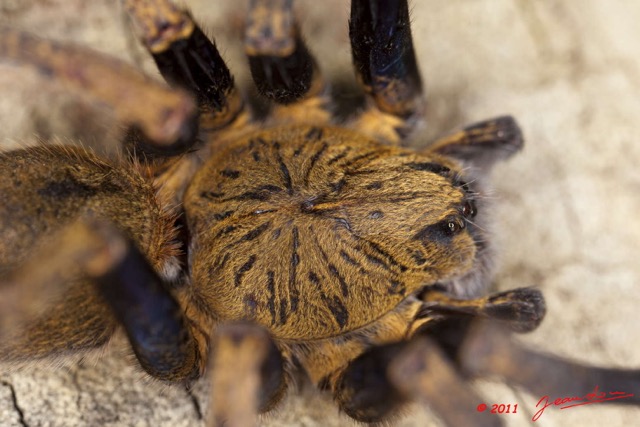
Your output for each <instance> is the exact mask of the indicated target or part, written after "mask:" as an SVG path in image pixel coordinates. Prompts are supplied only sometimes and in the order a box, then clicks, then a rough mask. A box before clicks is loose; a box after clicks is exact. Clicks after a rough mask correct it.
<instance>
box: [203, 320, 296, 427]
mask: <svg viewBox="0 0 640 427" xmlns="http://www.w3.org/2000/svg"><path fill="white" fill-rule="evenodd" d="M211 346H212V351H211V358H210V361H209V377H210V378H211V393H210V396H211V398H210V402H209V417H208V421H207V425H208V426H222V425H224V426H227V427H234V426H238V427H240V426H242V427H245V426H251V425H256V424H257V418H256V417H257V414H258V412H263V411H267V410H269V409H271V408H272V407H273V406H274V405H275V404H276V403H277V402H278V401H279V400H280V398H281V397H282V396H283V395H284V392H285V391H286V383H285V377H284V370H283V366H282V358H281V356H280V352H279V350H278V349H277V348H276V347H275V345H274V344H273V341H272V340H271V339H270V338H269V335H268V334H267V333H266V331H264V330H263V329H262V328H260V327H258V326H254V325H249V324H229V325H222V326H220V327H219V328H218V329H217V330H216V333H215V335H214V337H213V341H212V344H211Z"/></svg>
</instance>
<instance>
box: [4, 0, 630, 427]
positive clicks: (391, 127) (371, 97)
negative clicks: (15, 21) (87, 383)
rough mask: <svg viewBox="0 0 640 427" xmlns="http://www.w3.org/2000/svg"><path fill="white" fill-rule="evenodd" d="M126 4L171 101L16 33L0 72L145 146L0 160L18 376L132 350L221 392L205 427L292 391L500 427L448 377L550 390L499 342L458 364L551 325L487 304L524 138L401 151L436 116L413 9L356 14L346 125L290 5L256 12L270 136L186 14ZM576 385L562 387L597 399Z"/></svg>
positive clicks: (382, 0) (152, 370) (256, 4)
mask: <svg viewBox="0 0 640 427" xmlns="http://www.w3.org/2000/svg"><path fill="white" fill-rule="evenodd" d="M124 3H125V6H126V8H127V10H128V11H129V13H130V15H131V17H132V19H133V21H134V24H135V25H136V27H137V28H138V30H139V32H140V35H141V38H142V39H143V41H144V43H145V45H146V47H147V48H148V50H149V52H150V53H151V54H152V55H153V58H154V60H155V61H156V63H157V65H158V67H159V69H160V71H161V73H162V74H163V76H164V77H165V78H166V80H167V81H168V82H169V83H170V84H171V85H172V87H173V88H172V89H169V88H167V87H165V86H163V85H161V84H159V83H156V82H154V81H151V80H149V79H148V78H146V77H144V76H143V75H141V74H139V73H138V72H136V71H135V70H133V69H131V68H130V67H127V66H125V65H123V64H121V63H119V62H116V61H114V60H110V59H108V58H104V57H102V56H100V55H97V54H95V53H91V52H89V51H84V50H82V49H80V48H74V47H68V46H60V45H56V44H54V43H51V42H47V41H42V40H38V39H35V38H33V37H31V36H29V35H27V34H25V33H22V32H19V31H15V30H12V29H6V28H2V29H0V35H1V36H2V39H1V40H0V58H5V59H9V60H13V61H17V62H22V63H25V64H28V65H33V66H35V67H37V69H38V70H40V71H41V72H43V73H44V74H45V75H47V76H49V77H53V78H56V79H58V80H59V81H61V82H62V83H66V84H67V85H68V86H69V87H71V88H74V89H80V90H81V91H82V92H84V93H87V94H88V95H90V96H92V97H93V98H94V99H96V100H97V101H98V102H100V103H101V104H102V105H106V106H109V107H110V108H111V109H112V110H113V111H114V112H115V113H116V115H117V116H118V117H119V118H121V119H122V121H123V122H125V123H127V124H129V125H130V126H129V129H128V132H127V133H126V136H125V137H124V144H123V146H124V151H125V153H126V154H125V155H123V156H122V158H120V159H119V160H117V161H114V162H108V161H106V160H102V159H100V158H99V157H98V156H97V155H95V154H93V153H91V152H89V151H88V150H85V149H82V148H78V147H63V146H39V147H34V148H27V149H23V150H17V151H12V152H8V153H4V154H2V155H0V191H1V192H2V194H3V195H4V196H5V198H4V200H5V203H4V204H3V205H2V206H0V242H1V243H0V271H2V272H3V273H5V276H4V277H3V278H2V282H1V285H2V291H3V293H4V296H5V298H4V299H3V301H0V309H2V311H1V312H0V313H1V315H0V336H2V338H3V342H2V345H0V358H1V359H3V360H5V361H9V362H12V363H16V364H21V363H25V362H28V361H33V360H40V359H46V358H52V357H62V356H67V355H69V354H76V353H82V352H84V351H88V350H91V349H95V348H98V347H101V346H103V345H105V344H106V343H107V342H108V341H109V339H110V338H111V336H112V335H113V333H114V331H115V330H117V329H118V328H119V327H120V328H122V329H124V331H125V332H126V334H127V336H128V338H129V341H130V344H131V347H132V350H133V352H134V353H135V355H136V357H137V360H138V362H139V364H140V365H141V366H142V368H143V369H144V370H146V371H147V372H148V373H149V374H150V375H151V376H153V377H155V378H157V379H160V380H165V381H169V382H174V383H190V382H191V381H193V380H194V379H196V378H198V377H201V376H203V375H204V374H205V373H206V374H207V375H208V376H209V377H210V378H211V379H212V381H213V392H212V396H213V400H212V402H211V409H210V412H211V414H212V418H211V419H212V421H213V422H214V423H222V422H225V420H228V421H229V422H230V423H237V424H238V425H242V424H246V423H248V422H252V418H251V417H252V416H253V415H254V412H255V411H258V410H262V411H266V410H269V409H271V408H272V407H273V406H274V405H275V404H276V403H277V402H278V400H279V399H280V397H281V396H282V395H283V393H284V391H285V390H286V387H287V382H288V378H289V377H290V376H289V375H287V373H290V372H292V371H296V370H297V371H301V372H303V373H304V374H306V376H307V377H308V378H309V379H310V380H311V381H312V382H314V383H315V384H316V385H318V387H320V388H322V389H326V390H329V391H330V392H331V393H333V396H334V398H335V400H336V402H337V404H338V405H340V407H341V409H343V410H344V411H345V412H346V413H347V414H348V415H350V416H351V417H353V418H355V419H357V420H361V421H379V420H383V419H384V418H385V417H386V416H388V415H389V414H392V413H393V412H394V411H395V410H396V409H397V408H398V407H399V406H400V405H401V404H402V403H403V402H405V401H407V400H410V399H412V398H421V399H427V400H430V401H431V403H432V404H433V406H434V408H435V409H436V411H438V412H439V413H440V415H441V416H442V417H443V419H444V420H445V421H446V422H447V423H449V424H451V425H494V424H495V423H497V422H498V421H497V419H496V418H486V415H485V414H482V413H477V412H475V410H474V409H475V403H474V402H477V401H479V400H478V399H477V398H476V397H474V394H473V392H472V391H470V390H469V389H467V388H465V387H464V384H463V383H462V381H461V379H460V378H459V377H458V375H457V373H456V369H455V368H456V365H455V364H454V363H457V364H458V365H457V367H458V368H462V369H465V370H466V372H465V373H466V374H474V373H479V374H480V373H481V374H491V373H495V372H498V373H501V374H503V375H505V376H507V377H508V379H509V380H511V381H515V382H520V383H523V385H525V386H530V387H532V388H534V389H535V387H536V386H537V383H535V381H531V375H530V372H527V373H526V375H524V374H522V375H519V372H517V371H514V370H510V369H507V368H508V367H509V366H510V365H505V364H504V363H496V362H494V360H493V359H491V358H490V357H489V356H488V355H487V354H490V352H488V351H487V349H486V348H484V347H483V343H484V342H487V343H490V345H494V346H495V347H496V348H498V347H499V348H500V349H501V351H502V352H503V353H502V354H503V355H505V354H506V356H505V358H506V359H509V357H507V356H509V355H511V358H512V359H513V360H514V362H513V363H516V362H517V363H521V364H524V363H526V362H527V360H529V359H530V360H538V359H536V357H539V356H538V355H534V354H531V353H527V352H524V351H522V350H518V351H514V352H512V353H509V352H510V351H511V350H509V349H510V348H511V347H510V346H509V345H508V344H505V342H502V341H496V342H494V341H488V340H487V338H488V337H493V336H503V335H504V332H503V331H501V330H498V331H497V332H489V333H487V332H485V334H484V335H483V334H482V332H476V333H475V334H471V337H472V339H470V340H468V341H466V344H465V345H463V344H462V340H463V337H464V336H465V333H466V332H467V330H468V329H469V319H472V318H476V317H483V318H490V319H494V320H496V321H500V322H503V323H506V324H507V325H508V326H510V327H511V328H512V329H514V330H516V331H519V332H526V331H529V330H532V329H534V328H535V327H536V326H537V325H538V324H539V322H540V321H541V320H542V317H543V316H544V312H545V306H544V300H543V298H542V296H541V295H540V293H539V292H538V291H537V290H535V289H531V288H520V289H516V290H513V291H508V292H502V293H496V294H489V295H488V296H485V292H486V291H487V288H488V287H489V285H490V281H491V266H492V262H491V258H492V257H491V247H490V236H489V235H488V232H487V231H486V230H487V229H486V228H485V227H484V225H485V223H486V221H487V214H486V210H487V206H486V204H485V203H484V199H483V197H482V196H483V185H484V181H485V176H486V174H487V172H488V171H489V170H490V169H491V166H492V165H493V164H494V162H496V161H497V160H501V159H503V158H505V157H508V156H509V155H511V154H512V153H514V152H516V151H517V150H518V149H519V148H520V147H521V145H522V138H521V135H520V133H519V130H518V127H517V125H516V124H515V122H514V120H513V119H512V118H510V117H501V118H497V119H493V120H488V121H485V122H481V123H478V124H476V125H473V126H470V127H467V128H465V129H463V130H461V131H459V132H457V133H454V134H452V135H450V136H447V137H445V138H442V139H440V140H438V141H436V142H435V143H434V144H432V145H430V146H428V147H427V148H426V149H423V150H421V151H414V150H409V149H406V148H401V147H400V146H399V145H400V143H401V142H402V141H403V140H404V139H405V137H406V136H407V135H408V134H409V133H410V132H411V130H412V129H413V128H414V127H415V126H416V124H418V123H419V122H420V121H421V118H422V113H423V105H424V102H423V98H422V92H421V80H420V76H419V73H418V70H417V66H416V61H415V58H414V54H413V50H412V41H411V34H410V30H409V16H408V5H407V2H406V0H404V1H403V0H397V1H392V0H353V2H352V6H351V20H350V37H351V43H352V52H353V61H354V65H355V68H356V73H357V77H358V80H359V82H360V83H361V84H362V86H363V88H364V91H365V93H366V95H367V106H366V108H364V109H363V110H362V111H358V112H357V113H355V114H354V115H353V117H351V118H350V120H349V121H347V122H345V123H340V124H338V123H333V122H332V119H331V99H330V97H329V95H328V90H327V87H328V84H327V82H325V81H324V79H323V78H322V75H321V73H320V72H319V67H318V65H317V64H316V62H315V60H314V59H313V58H312V57H311V55H310V53H309V50H308V49H307V48H306V47H305V45H304V43H303V42H302V40H301V38H300V36H299V34H298V29H297V26H296V24H295V22H294V20H293V15H292V5H291V1H286V0H283V1H278V0H255V1H253V2H251V7H250V10H249V15H248V18H247V30H246V34H245V37H246V40H245V49H246V53H247V55H248V57H249V64H250V68H251V71H252V74H253V77H254V80H255V81H256V86H257V88H258V90H259V92H260V93H261V94H262V95H263V96H265V97H266V98H268V99H269V100H271V101H272V102H273V107H272V110H271V115H270V117H269V119H268V120H266V121H264V122H260V121H257V120H253V119H252V118H251V115H250V114H249V111H248V109H247V108H245V104H244V101H243V99H242V97H241V96H240V94H239V92H238V91H237V90H236V88H235V87H234V83H233V78H232V77H231V74H230V72H229V70H228V69H227V67H226V65H225V64H224V62H223V61H222V59H221V58H220V56H219V54H218V52H217V50H216V48H215V45H214V44H213V43H212V42H211V41H209V39H208V38H207V37H206V36H205V35H204V33H203V32H202V31H201V30H200V29H199V28H198V26H197V25H196V23H195V22H194V21H193V20H192V18H191V17H190V15H189V14H188V13H186V12H183V11H180V10H179V9H177V8H176V7H175V6H173V5H172V4H171V3H170V2H169V1H167V0H125V1H124ZM188 93H190V94H191V96H193V98H192V97H191V96H190V95H188ZM192 99H195V103H194V101H192ZM197 129H199V131H197ZM170 206H171V208H169V207H170ZM482 330H485V331H486V329H480V331H482ZM490 331H492V330H490ZM487 334H488V335H487ZM474 337H475V340H474ZM478 337H480V338H478ZM425 345H426V347H425ZM439 348H442V349H443V350H444V351H440V350H439ZM489 349H491V348H489ZM480 355H482V357H480ZM458 357H459V358H460V359H459V360H458V359H457V358H458ZM416 358H417V359H418V362H416ZM527 358H529V359H527ZM426 360H428V363H426V364H425V363H424V361H426ZM454 360H455V361H456V362H454V363H452V361H454ZM486 360H488V361H489V362H488V363H485V364H483V363H482V361H486ZM545 363H547V364H548V365H549V366H554V367H556V368H558V369H561V368H563V367H565V366H572V369H573V370H572V371H571V372H577V373H578V374H579V375H582V376H589V375H594V374H593V372H595V371H592V370H590V369H589V368H585V367H581V366H577V365H570V364H569V363H568V362H564V361H560V360H556V359H548V360H545ZM567 372H568V371H567ZM602 372H605V371H603V370H600V371H597V373H598V374H601V373H602ZM443 373H445V374H443ZM535 373H536V374H538V375H539V376H540V377H541V378H545V377H544V375H545V374H544V370H543V369H541V368H540V369H538V370H536V371H535ZM621 377H624V373H620V372H618V373H616V374H613V373H612V374H611V375H610V376H609V377H607V378H609V379H608V380H607V381H611V384H616V381H618V380H619V379H620V378H621ZM424 378H427V381H426V382H425V381H424ZM430 378H432V379H430ZM563 380H564V382H562V383H561V384H560V383H558V384H556V385H558V386H559V387H567V389H569V390H574V389H576V387H579V386H580V381H579V380H575V381H574V380H573V378H572V377H571V376H570V375H567V376H566V378H564V377H563ZM429 381H433V383H435V384H436V385H437V387H435V388H440V389H442V390H445V391H448V392H450V393H452V394H455V396H456V401H457V408H458V409H460V408H462V410H461V411H456V410H452V407H451V406H450V405H448V404H447V403H446V402H443V401H442V400H441V399H440V396H441V395H442V393H437V394H434V392H433V390H434V387H431V386H430V385H429ZM556 381H557V379H556ZM239 393H244V394H243V396H244V398H243V399H242V402H240V400H239V399H236V398H237V397H238V396H239ZM444 394H445V395H446V394H447V393H444ZM234 396H235V398H234ZM234 399H235V400H234ZM247 417H248V418H247Z"/></svg>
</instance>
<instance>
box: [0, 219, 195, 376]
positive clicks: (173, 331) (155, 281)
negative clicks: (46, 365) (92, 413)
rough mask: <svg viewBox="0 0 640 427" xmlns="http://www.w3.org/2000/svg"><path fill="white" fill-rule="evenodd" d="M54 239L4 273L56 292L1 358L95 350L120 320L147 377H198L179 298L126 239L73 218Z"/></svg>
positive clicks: (5, 345) (95, 223) (13, 279)
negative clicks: (26, 259)
mask: <svg viewBox="0 0 640 427" xmlns="http://www.w3.org/2000/svg"><path fill="white" fill-rule="evenodd" d="M56 240H57V241H56V242H55V243H56V244H55V245H45V246H44V247H42V248H41V249H40V253H38V254H37V255H38V256H36V257H33V258H31V259H29V260H28V261H27V262H26V263H25V264H23V265H22V266H21V267H19V268H18V270H17V271H14V272H13V273H12V274H11V275H10V277H9V278H8V280H7V279H3V280H6V281H7V282H8V283H10V284H11V283H13V284H16V283H17V284H19V285H20V286H22V287H31V288H34V289H44V288H48V289H52V290H51V291H49V292H47V293H45V295H44V296H38V298H48V297H49V296H50V295H51V294H56V293H57V294H58V295H56V296H57V297H58V298H56V299H57V300H58V301H59V302H57V303H54V305H53V306H52V307H47V309H46V311H45V312H44V314H43V315H42V316H41V317H38V318H36V319H35V320H32V319H29V320H25V321H24V322H23V325H22V327H21V329H20V330H19V331H18V333H17V334H15V335H13V336H11V337H10V338H9V339H8V340H7V341H5V342H4V343H3V345H2V346H1V347H0V359H4V360H10V361H13V362H22V361H28V360H30V359H39V358H44V357H51V356H57V355H60V356H62V355H64V354H65V353H71V352H74V353H75V352H78V351H83V350H89V349H92V348H97V347H100V346H102V345H104V344H106V343H107V342H108V340H109V339H110V337H111V335H112V334H113V332H114V330H115V329H116V327H117V325H118V324H120V325H122V326H123V327H124V330H125V332H126V334H127V336H128V338H129V341H130V343H131V347H132V349H133V352H134V353H135V355H136V357H137V359H138V361H139V362H140V365H141V366H142V368H143V369H145V370H146V371H147V372H148V373H149V374H150V375H152V376H153V377H155V378H158V379H161V380H168V381H181V380H192V379H194V378H196V377H198V376H199V375H200V373H201V372H202V371H203V366H202V363H201V359H202V357H201V354H200V353H201V350H200V347H199V345H200V343H199V341H197V340H196V339H194V335H193V334H192V332H191V329H190V325H189V324H188V321H187V319H186V318H185V316H184V315H183V314H182V310H181V309H180V305H179V303H178V301H177V300H176V298H175V297H174V296H173V295H172V294H171V292H170V291H169V288H168V287H167V286H166V285H165V284H164V283H163V282H162V280H161V279H160V278H159V277H158V275H157V274H156V273H155V271H154V269H153V268H152V267H151V266H150V264H149V263H148V261H147V260H146V258H145V257H144V255H142V253H141V252H140V251H139V250H138V249H137V247H136V246H135V244H133V242H131V241H130V240H129V239H127V238H126V237H125V236H124V235H123V234H122V233H121V232H120V231H119V230H118V229H117V228H116V227H114V226H113V225H111V224H110V223H108V222H106V221H103V220H85V221H80V222H77V223H74V224H73V225H72V226H69V227H68V228H67V229H66V230H64V231H63V232H62V233H61V235H59V236H58V239H56ZM78 277H84V278H86V279H85V280H82V279H81V280H78V279H77V278H78ZM73 278H75V279H73ZM70 282H71V283H70ZM92 285H93V286H92ZM15 302H16V303H18V304H33V301H15ZM3 316H4V313H3Z"/></svg>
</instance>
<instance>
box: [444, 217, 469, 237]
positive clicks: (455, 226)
mask: <svg viewBox="0 0 640 427" xmlns="http://www.w3.org/2000/svg"><path fill="white" fill-rule="evenodd" d="M464 227H465V224H464V221H456V220H449V222H447V228H448V231H449V233H451V234H453V233H457V232H458V231H460V230H462V229H463V228H464Z"/></svg>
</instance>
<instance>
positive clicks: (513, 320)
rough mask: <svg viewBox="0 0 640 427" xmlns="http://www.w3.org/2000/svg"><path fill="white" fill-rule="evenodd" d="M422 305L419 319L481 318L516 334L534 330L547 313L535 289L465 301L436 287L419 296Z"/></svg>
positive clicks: (542, 300) (539, 294)
mask: <svg viewBox="0 0 640 427" xmlns="http://www.w3.org/2000/svg"><path fill="white" fill-rule="evenodd" d="M420 299H422V300H423V301H424V302H425V303H424V305H423V308H422V310H421V312H420V316H421V317H429V318H436V319H437V318H438V317H440V318H452V317H468V318H471V317H484V318H489V319H493V320H498V321H502V322H504V323H505V324H506V325H507V326H508V327H509V328H511V330H513V331H515V332H530V331H532V330H534V329H536V328H537V327H538V326H539V325H540V322H542V319H543V318H544V315H545V313H546V305H545V302H544V297H543V296H542V293H541V292H540V291H538V290H537V289H534V288H518V289H512V290H509V291H505V292H497V293H494V294H491V295H489V296H486V297H482V298H477V299H472V300H464V299H458V298H454V297H452V296H450V295H448V294H447V293H445V292H444V291H443V290H441V289H439V288H437V287H435V286H434V287H429V288H427V289H426V290H425V291H423V292H422V294H420Z"/></svg>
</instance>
